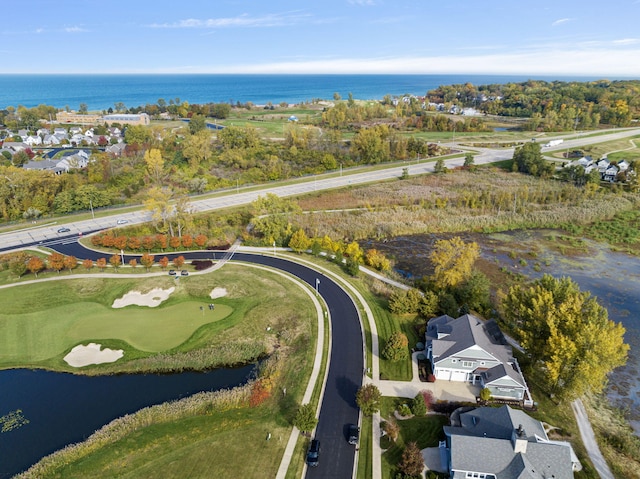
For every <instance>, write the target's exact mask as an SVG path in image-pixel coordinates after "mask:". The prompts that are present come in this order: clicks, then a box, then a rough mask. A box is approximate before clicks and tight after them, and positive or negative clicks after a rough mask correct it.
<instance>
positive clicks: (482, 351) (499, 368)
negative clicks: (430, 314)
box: [425, 314, 533, 406]
mask: <svg viewBox="0 0 640 479" xmlns="http://www.w3.org/2000/svg"><path fill="white" fill-rule="evenodd" d="M425 339H426V349H427V359H428V360H429V361H430V362H431V368H432V371H433V374H434V375H435V377H436V380H439V381H459V382H469V383H472V384H479V385H480V386H482V387H483V388H487V389H489V391H490V392H491V396H492V397H493V398H495V399H503V400H509V401H517V402H521V403H522V404H523V405H525V406H532V405H533V400H532V399H531V394H530V393H529V388H528V387H527V383H526V382H525V380H524V377H523V375H522V371H521V370H520V366H519V365H518V362H517V360H516V359H515V358H514V357H513V353H512V349H511V346H509V345H508V344H507V342H506V341H505V339H504V336H503V334H502V332H501V331H500V328H498V325H497V324H496V323H495V321H484V320H481V319H480V318H478V317H476V316H474V315H472V314H465V315H464V316H460V317H459V318H457V319H454V318H452V317H451V316H447V315H443V316H439V317H437V318H432V319H430V320H429V321H428V322H427V330H426V332H425Z"/></svg>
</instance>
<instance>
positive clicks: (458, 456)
mask: <svg viewBox="0 0 640 479" xmlns="http://www.w3.org/2000/svg"><path fill="white" fill-rule="evenodd" d="M459 419H460V425H459V426H446V427H445V428H444V430H445V434H446V435H447V436H448V437H449V444H450V451H451V468H452V470H456V471H473V472H479V473H484V474H492V475H494V476H495V477H496V478H497V479H525V478H527V479H528V478H531V479H534V478H535V479H548V478H551V477H554V478H555V479H572V478H573V461H574V460H575V457H574V455H572V449H571V447H570V445H569V444H568V443H553V442H548V440H547V435H546V433H545V431H544V428H543V427H542V423H540V422H539V421H536V420H535V419H533V418H531V417H529V416H528V415H527V414H525V413H524V412H522V411H519V410H515V409H512V408H510V407H509V406H502V407H500V408H488V407H481V408H477V409H474V410H472V411H469V412H463V413H461V414H460V416H459ZM518 430H521V431H523V432H522V434H523V436H521V437H520V438H519V440H522V439H524V440H526V447H525V448H523V449H520V450H518V452H516V448H515V447H514V443H513V437H514V432H515V433H516V434H518ZM520 451H522V452H520Z"/></svg>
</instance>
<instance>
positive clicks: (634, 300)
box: [366, 230, 640, 434]
mask: <svg viewBox="0 0 640 479" xmlns="http://www.w3.org/2000/svg"><path fill="white" fill-rule="evenodd" d="M461 236H463V239H464V240H465V241H476V242H477V243H478V245H479V246H480V248H481V257H482V259H483V260H486V261H488V262H489V263H493V264H495V265H496V267H499V268H504V269H505V270H507V271H509V272H512V273H520V274H523V275H525V276H526V277H528V278H531V279H534V278H539V277H541V276H542V275H543V274H545V273H547V274H551V275H553V276H554V277H562V276H568V277H571V278H572V279H573V280H574V281H575V282H576V283H577V284H578V285H579V286H580V289H582V290H583V291H589V292H590V293H591V294H592V295H593V296H596V297H597V298H598V301H599V302H600V304H601V305H602V306H604V307H605V308H607V311H608V313H609V319H611V320H613V321H616V322H620V323H622V324H623V325H624V327H625V328H626V333H625V342H627V343H628V344H629V345H630V346H631V348H630V351H629V357H628V360H627V364H626V365H625V366H623V367H621V368H618V369H616V370H614V371H613V373H612V374H611V375H610V377H609V384H608V387H607V396H608V397H609V399H610V401H611V402H612V403H613V404H614V405H616V406H618V407H620V408H621V409H622V410H624V411H625V414H626V417H627V420H628V421H629V423H630V424H631V426H632V427H633V429H634V430H635V432H636V434H640V376H639V374H638V372H639V371H640V258H638V257H634V256H629V255H626V254H623V253H616V252H612V251H610V249H609V248H608V247H607V246H605V245H601V244H597V243H594V242H589V241H586V240H582V241H581V242H580V245H579V249H578V250H576V249H575V248H573V249H572V250H571V254H570V255H568V254H562V251H563V250H565V251H566V250H567V249H569V248H565V247H564V246H566V245H561V244H559V243H561V240H560V239H559V238H560V236H561V233H560V232H557V231H549V230H538V231H514V232H508V233H499V234H490V235H482V234H464V235H461ZM437 239H440V237H438V236H436V235H412V236H404V237H398V238H393V239H388V240H385V241H381V242H377V241H371V242H369V243H368V244H367V245H366V248H377V249H379V250H380V251H382V252H384V253H385V254H386V255H388V256H390V257H393V258H394V259H395V261H396V263H395V267H396V269H397V270H398V272H400V273H401V274H403V275H404V276H406V277H409V278H411V277H417V278H420V277H422V276H424V275H426V274H428V271H427V269H426V264H427V262H428V256H429V252H430V248H431V246H432V245H433V243H434V242H435V241H436V240H437ZM554 245H556V246H558V247H554ZM534 399H535V398H534Z"/></svg>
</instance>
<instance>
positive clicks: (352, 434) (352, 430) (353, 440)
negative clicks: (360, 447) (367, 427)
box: [349, 424, 360, 446]
mask: <svg viewBox="0 0 640 479" xmlns="http://www.w3.org/2000/svg"><path fill="white" fill-rule="evenodd" d="M359 439H360V428H359V427H358V426H357V425H356V424H351V425H350V426H349V444H353V445H354V446H355V445H356V444H358V440H359Z"/></svg>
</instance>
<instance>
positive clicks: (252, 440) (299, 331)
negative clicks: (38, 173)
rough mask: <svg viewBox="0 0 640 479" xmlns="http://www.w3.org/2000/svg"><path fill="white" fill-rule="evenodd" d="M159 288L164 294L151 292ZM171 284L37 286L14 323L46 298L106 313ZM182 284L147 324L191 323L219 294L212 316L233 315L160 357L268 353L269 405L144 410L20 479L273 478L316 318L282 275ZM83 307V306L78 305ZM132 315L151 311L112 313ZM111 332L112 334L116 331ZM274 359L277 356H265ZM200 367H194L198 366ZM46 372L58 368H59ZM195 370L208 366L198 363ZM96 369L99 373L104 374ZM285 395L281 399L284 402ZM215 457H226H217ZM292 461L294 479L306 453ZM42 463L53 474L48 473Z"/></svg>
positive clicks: (236, 274)
mask: <svg viewBox="0 0 640 479" xmlns="http://www.w3.org/2000/svg"><path fill="white" fill-rule="evenodd" d="M158 279H160V280H161V282H160V284H158V283H156V281H157V280H158ZM167 280H168V278H165V277H162V278H145V279H142V280H135V279H134V278H127V279H126V280H107V279H104V280H100V279H97V278H96V279H91V280H90V281H89V282H87V281H86V280H82V281H78V280H74V281H64V282H62V281H58V282H49V283H44V284H38V285H33V286H36V287H37V288H35V289H34V291H31V287H30V288H28V291H29V292H28V294H27V296H28V298H27V299H29V302H28V303H27V302H20V303H17V302H15V301H12V302H11V305H12V306H11V308H10V309H11V315H13V316H14V317H15V316H17V315H20V314H29V313H28V310H29V304H33V302H32V299H33V298H42V297H51V298H52V299H51V303H52V304H54V305H55V306H54V307H55V308H64V307H65V306H69V305H73V304H80V305H86V304H87V303H89V304H94V305H97V306H98V307H102V308H105V307H107V306H105V305H109V304H110V303H111V302H112V301H113V299H114V298H116V297H120V296H122V294H123V292H126V291H129V290H131V289H133V288H135V289H137V290H142V291H145V290H149V289H150V288H151V287H156V286H159V285H160V286H164V285H166V281H167ZM180 282H181V289H180V291H176V292H174V294H173V295H172V296H171V297H170V298H169V299H168V300H167V302H166V303H163V304H162V305H161V306H159V307H157V308H154V309H149V310H148V315H149V317H150V318H153V317H155V316H156V315H158V313H159V312H160V311H161V310H162V309H167V310H172V308H176V307H178V308H179V307H182V308H184V307H189V308H191V306H196V316H198V315H199V316H202V313H201V312H200V310H199V306H197V305H198V304H199V301H200V300H205V301H206V302H207V303H208V302H211V300H210V299H207V296H208V294H209V292H210V291H211V290H212V289H214V288H216V287H224V288H226V289H227V291H228V294H227V296H225V297H224V298H217V299H215V300H213V301H214V303H215V304H216V309H215V311H218V309H220V315H221V316H224V315H225V311H226V312H227V313H229V314H228V315H226V317H224V318H222V317H221V318H219V319H218V320H217V321H214V322H210V323H207V324H203V325H202V326H200V327H199V328H198V329H197V330H196V331H195V333H193V334H192V335H191V336H190V337H189V338H188V339H187V340H186V341H183V342H182V343H181V344H180V345H179V346H178V347H176V348H173V349H172V350H171V351H170V352H169V353H163V354H174V355H176V356H180V355H181V354H187V355H188V354H191V353H194V352H195V354H196V355H197V353H198V352H199V351H202V350H206V349H207V348H212V349H216V350H218V349H220V350H225V348H227V347H228V345H230V344H231V345H233V344H237V343H244V342H252V343H258V344H259V345H261V347H263V348H264V347H269V348H270V349H269V350H268V351H267V352H268V353H269V354H270V359H269V360H268V365H267V366H263V368H262V369H263V370H262V372H261V373H260V374H261V377H265V378H268V383H267V384H268V390H269V391H270V393H269V396H268V397H267V399H266V400H265V401H264V402H262V403H261V404H259V405H256V406H255V407H250V406H249V404H250V403H248V402H247V400H246V399H245V400H242V401H241V402H240V403H239V404H236V402H237V400H234V401H233V402H234V405H232V406H229V405H228V404H227V403H226V402H225V401H222V402H221V403H219V405H216V404H218V402H214V401H212V400H209V399H207V397H208V396H207V397H204V398H202V399H198V398H195V397H189V398H185V399H184V400H181V401H178V402H176V403H175V405H174V404H173V403H165V404H163V405H159V406H153V407H152V408H147V410H148V411H147V410H143V411H140V412H139V413H136V414H134V415H132V416H131V417H127V418H122V419H121V420H118V421H121V422H122V424H124V426H122V425H120V426H119V425H117V424H115V425H108V426H106V427H105V428H103V432H100V433H97V434H96V435H95V437H92V438H90V439H89V441H87V442H86V444H84V445H82V446H81V447H79V448H75V449H74V448H70V450H69V451H68V452H67V451H65V452H64V453H62V454H61V455H59V456H58V457H56V458H51V459H50V460H48V461H47V460H45V461H43V465H42V466H40V468H39V469H37V472H33V473H31V474H27V475H25V476H24V477H38V479H41V478H62V477H64V478H75V477H77V478H81V477H82V478H84V477H128V478H138V477H149V478H153V477H158V478H160V477H163V478H164V477H190V478H201V477H202V478H208V477H246V478H256V479H257V478H262V477H274V476H275V472H276V470H277V468H278V467H279V464H280V459H281V457H282V453H283V451H284V447H285V446H286V442H287V440H288V437H289V433H290V431H291V424H292V420H293V418H294V416H295V412H296V410H297V406H298V404H300V401H301V399H302V395H303V393H304V390H305V388H306V384H307V381H308V377H309V374H310V371H311V366H312V360H313V358H312V357H311V355H310V354H309V351H311V350H313V349H314V347H315V346H314V344H315V331H316V328H315V324H316V317H315V308H314V307H313V306H312V304H311V302H310V299H309V297H308V296H307V294H306V293H305V292H304V291H302V289H301V288H300V287H299V286H298V285H296V284H294V283H293V282H291V281H286V280H283V278H282V276H281V275H279V274H276V273H273V272H269V271H264V270H261V269H256V268H249V267H247V266H243V265H236V264H227V265H225V267H224V268H222V269H220V270H217V271H216V272H215V273H213V274H208V275H203V276H192V277H189V278H182V279H181V281H180ZM48 288H53V289H48ZM11 290H13V291H14V298H13V299H14V300H15V297H17V296H18V295H17V294H16V291H17V290H16V288H10V289H8V290H5V291H3V292H2V293H4V294H7V293H6V291H11ZM25 291H27V290H26V289H25ZM176 293H177V294H176ZM79 298H81V299H82V300H81V301H78V299H79ZM135 309H140V310H141V311H147V310H145V309H144V308H132V307H127V308H125V309H124V310H123V311H119V312H118V313H120V312H126V311H127V310H131V311H133V310H135ZM114 311H115V310H114ZM178 311H179V310H178ZM207 313H210V311H209V310H208V309H205V316H206V315H207ZM212 314H213V313H212ZM182 317H184V314H182V316H181V318H182ZM233 318H237V321H235V322H234V323H233V324H230V323H231V322H232V319H233ZM152 320H153V319H151V321H152ZM51 322H55V325H54V326H52V328H53V330H52V331H53V333H52V334H55V331H56V327H57V328H58V329H57V331H58V332H59V331H60V328H62V327H63V324H58V323H59V322H58V321H56V318H55V317H52V319H51ZM225 323H227V324H226V325H224V326H221V325H223V324H225ZM113 328H114V330H116V329H117V328H116V327H115V326H113ZM157 329H162V330H163V331H165V333H166V334H167V335H173V332H166V330H165V329H164V328H157ZM31 334H33V331H31ZM87 334H90V333H87ZM22 340H23V344H24V342H28V341H30V340H31V336H29V335H26V334H25V335H24V337H23V338H22ZM121 345H123V346H124V347H125V349H127V352H130V351H132V350H133V348H132V347H131V345H129V344H128V343H124V342H122V341H121ZM276 350H277V353H275V354H271V353H274V351H276ZM163 354H160V355H154V354H150V355H149V354H147V355H146V357H144V358H134V359H133V360H131V361H129V362H133V363H135V362H137V361H146V360H149V359H150V360H151V362H149V363H146V364H148V365H150V367H149V368H148V369H149V370H153V365H154V364H155V363H154V362H153V361H155V360H156V357H157V356H163ZM126 357H127V353H125V358H126ZM196 359H199V357H198V356H196ZM247 359H248V358H247ZM49 364H55V361H50V362H49ZM199 365H200V366H203V365H205V363H203V362H202V361H200V363H199ZM109 367H110V368H111V369H110V372H120V371H123V370H127V366H126V363H124V364H123V365H118V364H117V363H115V364H114V365H111V366H109ZM58 369H64V368H58ZM93 369H94V370H95V371H98V372H105V371H104V370H103V369H102V367H101V366H98V367H95V368H93ZM247 388H248V389H247ZM284 388H286V390H287V394H286V395H283V394H281V391H282V390H283V389H284ZM245 389H246V390H247V391H248V392H246V393H240V396H243V397H245V398H248V397H249V395H251V394H252V389H251V386H246V387H245ZM231 393H233V392H231ZM234 394H235V393H234ZM232 396H233V394H232ZM236 396H237V395H236ZM234 397H235V396H234ZM183 404H184V405H183ZM149 411H151V412H149ZM154 411H155V412H154ZM116 422H117V421H116ZM127 424H130V425H129V426H126V425H127ZM123 431H124V432H123ZM268 434H271V438H270V440H267V435H268ZM221 451H224V453H223V454H221V453H220V452H221ZM298 456H300V457H295V458H294V461H293V462H292V464H293V466H294V468H298V470H299V467H300V466H301V464H302V462H303V460H304V448H302V449H300V450H298ZM45 463H48V464H49V466H44V464H45ZM34 474H35V475H34Z"/></svg>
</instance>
